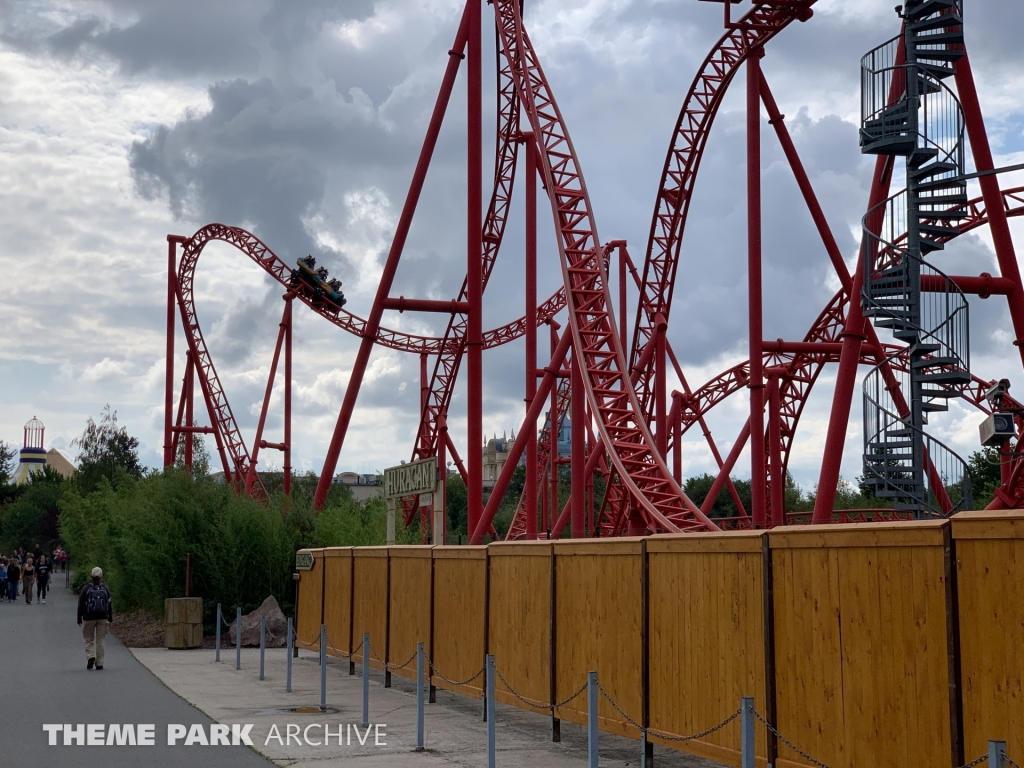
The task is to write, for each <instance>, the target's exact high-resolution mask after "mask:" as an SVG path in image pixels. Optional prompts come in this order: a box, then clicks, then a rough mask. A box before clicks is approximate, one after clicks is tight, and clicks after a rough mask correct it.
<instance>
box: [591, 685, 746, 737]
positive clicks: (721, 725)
mask: <svg viewBox="0 0 1024 768" xmlns="http://www.w3.org/2000/svg"><path fill="white" fill-rule="evenodd" d="M584 687H586V686H584ZM597 688H598V690H599V691H600V692H601V695H602V696H604V697H605V699H607V700H608V703H609V704H611V705H612V707H613V708H614V709H615V711H616V712H618V713H619V714H620V715H622V718H623V719H624V720H625V721H626V722H627V723H629V724H630V725H632V726H633V727H634V728H638V729H639V730H640V733H643V734H647V733H650V729H649V728H644V726H642V725H641V724H640V723H638V722H637V721H636V720H634V719H633V718H632V717H630V716H629V715H627V714H626V712H625V711H624V710H623V709H622V707H620V706H619V704H618V702H616V701H615V699H613V698H612V696H611V694H610V693H608V691H606V690H605V688H604V686H603V685H601V681H600V680H598V682H597ZM742 711H743V710H742V709H737V710H736V711H735V712H733V713H732V714H731V715H729V716H728V717H727V718H725V720H723V721H722V722H720V723H718V724H717V725H713V726H711V727H710V728H708V729H706V730H703V731H701V732H700V733H695V734H693V735H691V736H667V735H665V734H662V733H659V734H658V738H659V739H664V740H665V741H676V742H682V741H697V740H698V739H703V738H704V737H705V736H710V735H711V734H712V733H714V732H715V731H720V730H722V729H723V728H725V726H727V725H728V724H729V723H731V722H732V721H733V720H735V719H736V718H737V717H739V716H740V714H741V713H742Z"/></svg>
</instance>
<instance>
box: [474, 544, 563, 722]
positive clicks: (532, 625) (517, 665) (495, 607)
mask: <svg viewBox="0 0 1024 768" xmlns="http://www.w3.org/2000/svg"><path fill="white" fill-rule="evenodd" d="M551 550H552V545H551V544H549V543H547V542H514V543H513V542H510V543H504V542H501V543H497V544H491V545H490V575H489V577H488V584H489V592H490V598H489V618H488V635H487V637H488V651H487V652H488V653H491V654H493V655H494V663H495V665H496V666H497V667H498V669H499V670H501V673H502V674H503V675H504V676H505V679H506V680H508V682H509V685H511V686H512V688H513V689H514V690H515V691H516V692H518V693H519V694H520V695H522V696H525V697H527V698H529V699H531V700H533V701H537V702H540V703H542V704H544V705H545V706H543V707H540V708H539V709H538V710H537V711H541V712H547V706H546V705H547V704H548V703H549V702H550V701H551V698H550V696H551V677H550V675H551V606H550V601H549V600H548V596H549V595H550V591H551ZM495 696H496V698H497V699H498V701H502V702H504V703H506V704H514V705H516V706H519V707H524V708H526V709H530V707H528V706H526V705H524V704H523V703H522V701H520V700H519V699H517V698H516V697H514V696H513V695H512V694H511V693H509V691H508V688H507V687H506V686H505V685H504V684H503V683H502V682H501V680H498V681H497V682H496V684H495Z"/></svg>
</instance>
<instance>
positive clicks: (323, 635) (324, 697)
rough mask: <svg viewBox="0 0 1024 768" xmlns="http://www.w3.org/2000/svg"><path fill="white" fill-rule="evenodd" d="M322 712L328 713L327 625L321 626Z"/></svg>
mask: <svg viewBox="0 0 1024 768" xmlns="http://www.w3.org/2000/svg"><path fill="white" fill-rule="evenodd" d="M320 711H321V712H326V711H327V625H326V624H321V625H320Z"/></svg>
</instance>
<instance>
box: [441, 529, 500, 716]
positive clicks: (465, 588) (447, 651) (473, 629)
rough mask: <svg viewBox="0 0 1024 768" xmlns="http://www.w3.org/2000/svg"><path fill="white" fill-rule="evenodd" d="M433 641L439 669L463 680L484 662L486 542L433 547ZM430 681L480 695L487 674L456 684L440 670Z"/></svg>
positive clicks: (456, 690)
mask: <svg viewBox="0 0 1024 768" xmlns="http://www.w3.org/2000/svg"><path fill="white" fill-rule="evenodd" d="M433 554H434V642H433V649H432V650H430V655H431V657H432V658H433V660H434V665H435V666H436V667H437V670H438V672H439V673H440V674H442V675H444V676H445V677H447V678H448V679H449V680H454V681H456V682H461V681H463V680H467V679H469V678H470V677H472V676H473V675H474V674H475V673H476V672H477V671H478V670H480V669H482V668H483V665H484V656H485V655H486V651H485V650H484V636H485V634H486V625H485V623H484V621H485V616H486V611H485V609H484V601H485V600H486V599H487V547H482V546H481V547H434V550H433ZM431 683H432V684H433V685H435V686H436V687H438V688H445V689H447V690H450V691H455V692H457V693H463V694H466V695H469V696H474V697H480V696H482V694H483V688H484V679H483V675H481V676H479V677H477V678H476V679H475V680H473V681H471V682H469V683H466V684H465V685H452V684H450V683H448V682H446V681H445V680H443V679H441V678H440V677H439V676H438V675H433V674H432V675H431Z"/></svg>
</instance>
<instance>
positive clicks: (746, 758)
mask: <svg viewBox="0 0 1024 768" xmlns="http://www.w3.org/2000/svg"><path fill="white" fill-rule="evenodd" d="M740 768H754V699H753V697H751V696H744V697H743V698H742V699H741V700H740Z"/></svg>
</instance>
